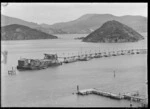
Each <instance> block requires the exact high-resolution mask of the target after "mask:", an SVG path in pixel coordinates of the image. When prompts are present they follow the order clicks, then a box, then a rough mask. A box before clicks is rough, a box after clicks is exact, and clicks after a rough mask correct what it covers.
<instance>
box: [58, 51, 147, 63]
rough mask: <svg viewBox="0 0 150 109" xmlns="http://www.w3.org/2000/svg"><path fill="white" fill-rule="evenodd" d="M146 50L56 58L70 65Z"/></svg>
mask: <svg viewBox="0 0 150 109" xmlns="http://www.w3.org/2000/svg"><path fill="white" fill-rule="evenodd" d="M146 52H147V49H129V50H118V51H108V52H100V51H99V52H97V53H91V51H90V52H89V53H86V54H82V55H79V54H78V55H74V56H70V57H69V56H68V57H58V58H63V59H64V61H63V63H72V62H76V61H88V60H91V59H93V58H101V57H111V56H120V55H133V54H145V53H146Z"/></svg>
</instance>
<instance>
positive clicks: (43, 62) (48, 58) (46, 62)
mask: <svg viewBox="0 0 150 109" xmlns="http://www.w3.org/2000/svg"><path fill="white" fill-rule="evenodd" d="M44 55H45V57H44V59H26V58H22V59H19V60H18V66H17V69H18V70H40V69H45V68H48V67H51V66H58V65H62V63H61V62H59V61H58V57H57V54H44Z"/></svg>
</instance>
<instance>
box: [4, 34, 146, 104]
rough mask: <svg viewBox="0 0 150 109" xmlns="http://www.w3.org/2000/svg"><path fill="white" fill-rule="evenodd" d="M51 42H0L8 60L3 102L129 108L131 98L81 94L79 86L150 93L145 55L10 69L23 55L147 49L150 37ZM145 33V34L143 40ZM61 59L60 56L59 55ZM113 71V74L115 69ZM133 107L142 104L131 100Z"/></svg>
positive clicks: (64, 37) (61, 38) (69, 38)
mask: <svg viewBox="0 0 150 109" xmlns="http://www.w3.org/2000/svg"><path fill="white" fill-rule="evenodd" d="M57 36H59V39H53V40H47V39H46V40H26V41H25V40H23V41H1V46H2V49H1V50H2V51H4V50H7V51H8V57H7V63H6V64H3V63H2V64H1V100H2V101H1V102H2V103H1V105H2V106H4V107H5V106H9V107H12V106H16V107H17V106H19V107H23V106H25V107H60V106H61V107H89V106H90V107H129V106H130V101H127V100H121V101H119V100H113V99H110V98H105V97H101V96H96V95H89V96H78V95H76V94H75V93H76V90H77V89H76V87H77V85H79V88H80V89H89V88H99V89H101V90H104V91H108V92H112V93H126V92H133V91H139V93H140V95H142V96H143V97H147V84H146V82H147V54H136V55H124V56H116V57H108V58H98V59H92V60H90V61H83V62H74V63H69V64H63V65H62V66H58V67H50V68H48V69H44V70H35V71H16V72H17V75H15V76H10V75H8V70H10V69H11V68H12V67H16V66H17V61H18V59H20V57H21V58H34V59H38V58H43V57H44V55H43V53H57V54H58V56H72V55H77V54H84V53H88V52H97V51H99V50H100V51H113V50H121V49H133V48H137V49H141V48H144V49H147V40H146V39H145V40H142V41H139V42H135V43H109V44H108V43H101V44H100V43H85V42H81V40H74V39H73V38H75V37H83V36H86V35H85V34H80V35H79V34H76V35H71V34H70V35H69V34H68V35H57ZM146 37H147V36H146V35H145V38H146ZM60 61H61V59H60ZM114 70H115V72H116V73H115V74H116V75H115V78H114V73H113V71H114ZM132 104H133V106H134V107H137V106H140V103H136V102H133V103H132Z"/></svg>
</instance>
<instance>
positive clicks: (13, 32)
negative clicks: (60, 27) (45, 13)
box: [1, 24, 57, 40]
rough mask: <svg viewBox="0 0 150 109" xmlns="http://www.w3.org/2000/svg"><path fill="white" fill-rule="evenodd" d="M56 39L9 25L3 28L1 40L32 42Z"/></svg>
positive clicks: (21, 26) (32, 30) (19, 26)
mask: <svg viewBox="0 0 150 109" xmlns="http://www.w3.org/2000/svg"><path fill="white" fill-rule="evenodd" d="M56 38H57V37H56V36H53V35H50V34H47V33H44V32H41V31H38V30H36V29H32V28H29V27H27V26H23V25H18V24H12V25H7V26H4V27H2V28H1V40H31V39H56Z"/></svg>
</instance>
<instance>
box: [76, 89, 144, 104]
mask: <svg viewBox="0 0 150 109" xmlns="http://www.w3.org/2000/svg"><path fill="white" fill-rule="evenodd" d="M77 87H78V88H77V94H78V95H88V94H95V95H100V96H104V97H109V98H112V99H116V100H122V99H124V100H132V101H136V102H140V101H143V100H145V98H142V97H139V96H133V95H131V94H129V93H127V94H123V95H121V94H120V93H119V94H114V93H110V92H104V91H101V90H99V89H96V88H92V89H84V90H79V86H77Z"/></svg>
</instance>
